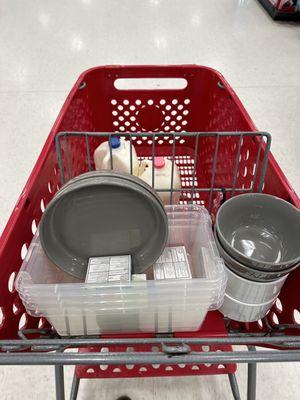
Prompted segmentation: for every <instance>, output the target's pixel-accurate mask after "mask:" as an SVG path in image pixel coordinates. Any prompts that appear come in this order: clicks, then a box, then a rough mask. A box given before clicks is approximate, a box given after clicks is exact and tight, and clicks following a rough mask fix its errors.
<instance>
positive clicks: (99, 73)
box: [0, 65, 300, 399]
mask: <svg viewBox="0 0 300 400" xmlns="http://www.w3.org/2000/svg"><path fill="white" fill-rule="evenodd" d="M116 133H117V134H118V135H121V136H122V135H124V136H125V137H127V138H129V140H131V141H132V143H133V144H134V146H135V147H136V150H137V154H138V156H139V157H140V159H142V158H146V157H151V156H153V154H155V155H164V156H167V157H169V158H170V159H171V160H172V161H173V162H174V161H175V162H176V163H177V165H178V166H179V169H180V175H181V181H182V192H181V202H182V203H191V202H193V203H196V204H203V205H205V206H206V207H207V208H208V209H209V210H210V212H211V214H212V216H214V214H215V211H216V210H217V208H218V207H219V206H220V204H221V203H222V201H224V200H225V199H226V198H228V197H229V196H232V195H238V194H239V193H244V192H249V191H263V192H264V193H271V194H274V195H276V196H279V197H281V198H283V199H285V200H287V201H289V202H291V203H292V204H294V205H296V206H297V207H299V205H300V202H299V199H298V197H297V195H296V193H295V192H294V191H293V189H292V188H291V186H290V185H289V183H288V181H287V179H286V178H285V176H284V174H283V172H282V171H281V169H280V167H279V166H278V164H277V163H276V161H275V159H274V157H273V156H272V154H271V153H269V147H270V135H268V134H267V133H264V132H258V131H257V129H256V127H255V125H254V123H253V122H252V121H251V119H250V117H249V115H248V114H247V112H246V110H245V109H244V107H243V106H242V104H241V102H240V101H239V99H238V98H237V96H236V94H235V93H234V91H233V90H232V89H231V87H230V86H229V84H228V83H227V82H226V80H225V79H224V78H223V76H222V75H221V74H220V73H218V72H217V71H215V70H212V69H210V68H206V67H201V66H195V65H187V66H130V67H127V66H107V67H97V68H92V69H90V70H88V71H86V72H84V73H83V74H82V75H81V76H80V77H79V79H78V81H77V82H76V84H75V86H74V87H73V89H72V90H71V92H70V94H69V96H68V97H67V99H66V101H65V104H64V105H63V108H62V110H61V112H60V113H59V116H58V118H57V120H56V122H55V124H54V126H53V128H52V130H51V132H50V134H49V136H48V138H47V140H46V143H45V145H44V147H43V149H42V152H41V154H40V156H39V158H38V160H37V163H36V165H35V167H34V169H33V171H32V173H31V175H30V177H29V180H28V182H27V183H26V185H25V188H24V190H23V191H22V193H21V196H20V198H19V200H18V202H17V205H16V207H15V209H14V211H13V213H12V215H11V217H10V219H9V221H8V223H7V226H6V228H5V230H4V232H3V235H2V238H1V243H0V265H1V268H0V310H1V312H0V339H1V341H0V346H1V350H2V352H1V354H0V363H1V364H36V365H37V364H40V365H44V364H48V365H49V364H51V365H55V377H56V394H57V398H58V399H63V398H64V385H63V365H66V364H72V365H76V369H75V374H74V380H73V386H72V393H71V396H72V398H73V399H75V398H76V395H77V391H78V385H79V380H80V379H81V378H104V377H110V378H111V377H118V378H120V377H138V376H139V377H140V376H143V377H147V376H174V375H175V376H178V375H199V374H217V373H223V374H228V375H229V378H230V384H231V388H232V390H233V394H234V396H235V398H236V399H238V398H240V397H239V393H238V386H237V382H236V379H235V375H234V372H235V370H236V363H239V362H244V363H248V365H249V374H248V389H249V390H248V396H249V399H254V398H255V373H256V363H257V362H277V361H299V360H300V351H299V350H297V348H298V347H299V345H300V338H299V327H300V325H299V323H300V321H299V315H300V313H299V310H300V297H299V296H298V294H297V293H298V291H297V287H298V286H299V283H300V269H298V270H296V271H294V272H293V273H292V274H291V275H290V276H289V278H288V279H287V281H286V283H285V285H284V288H283V289H282V292H281V294H280V296H279V299H278V300H277V302H276V303H275V304H274V306H273V308H272V309H271V311H270V312H269V314H268V315H267V317H266V318H264V320H262V321H257V322H254V323H247V324H245V323H237V322H233V321H229V320H224V319H223V317H222V315H221V314H220V313H219V312H217V311H215V312H209V313H208V315H207V317H206V319H205V321H204V323H203V325H202V327H201V329H200V330H199V331H198V332H186V333H182V332H181V333H176V332H174V333H172V334H167V335H161V334H160V335H156V334H155V333H153V334H150V335H149V334H138V333H137V334H130V335H122V336H121V335H110V336H109V335H106V336H101V337H80V338H74V337H67V338H60V337H58V336H57V335H56V334H55V332H53V330H51V327H50V326H49V324H48V322H47V321H46V320H45V319H44V318H40V319H38V318H34V317H31V316H30V315H28V314H27V313H26V311H25V309H24V307H23V305H22V303H21V301H20V299H19V297H18V294H17V292H16V291H15V289H14V279H15V276H16V273H17V272H18V270H19V269H20V266H21V263H22V259H24V257H25V255H26V250H27V248H28V245H29V243H30V241H31V239H32V237H33V235H34V233H35V231H36V228H37V225H38V223H39V221H40V218H41V216H42V213H43V211H44V209H45V207H46V206H47V204H48V203H49V201H50V200H51V198H52V197H53V196H54V194H55V192H56V191H57V190H58V189H59V188H60V187H61V185H62V184H63V183H64V182H65V181H67V180H69V179H70V178H72V177H73V176H76V175H78V174H80V173H83V172H85V171H88V170H91V169H93V168H94V165H93V159H92V154H93V150H94V149H95V146H96V145H97V144H98V143H99V138H100V137H102V139H103V140H104V139H105V138H106V139H107V137H108V138H110V137H111V135H113V134H116ZM235 344H242V345H245V346H247V348H248V350H247V351H238V352H236V351H233V349H232V345H235ZM255 346H260V347H271V348H273V349H276V350H273V351H272V350H271V351H270V350H268V351H265V350H259V351H258V350H257V351H256V348H255ZM68 348H76V349H79V350H78V352H77V353H74V352H68V351H65V350H66V349H68Z"/></svg>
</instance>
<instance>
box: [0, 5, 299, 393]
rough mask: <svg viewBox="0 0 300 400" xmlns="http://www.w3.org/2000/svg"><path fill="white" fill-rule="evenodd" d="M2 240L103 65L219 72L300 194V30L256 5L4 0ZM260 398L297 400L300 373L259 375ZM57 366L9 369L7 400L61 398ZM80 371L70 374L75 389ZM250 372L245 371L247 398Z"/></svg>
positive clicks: (164, 383)
mask: <svg viewBox="0 0 300 400" xmlns="http://www.w3.org/2000/svg"><path fill="white" fill-rule="evenodd" d="M0 10H1V11H0V54H1V57H0V126H1V134H0V166H1V177H0V213H1V219H0V231H2V229H3V228H4V226H5V223H6V221H7V218H8V216H9V214H10V212H11V210H12V208H13V205H14V203H15V202H16V200H17V197H18V195H19V194H20V192H21V190H22V187H23V186H24V183H25V181H26V178H27V177H28V175H29V172H30V170H31V169H32V167H33V164H34V161H35V159H36V158H37V155H38V153H39V151H40V150H41V146H42V144H43V142H44V140H45V138H46V136H47V134H48V132H49V129H50V127H51V125H52V124H53V121H54V118H55V116H56V115H57V113H58V111H59V109H60V107H61V105H62V102H63V100H64V98H65V96H66V94H67V92H68V90H69V89H70V88H71V86H72V85H73V83H74V81H75V79H76V78H77V76H78V75H79V73H80V72H81V71H83V70H84V69H86V68H88V67H91V66H94V65H100V64H160V63H161V64H167V63H169V64H173V63H176V64H180V63H197V64H204V65H208V66H211V67H214V68H216V69H218V70H220V71H221V72H222V73H223V74H224V75H225V77H226V78H227V79H228V81H229V83H230V84H231V85H232V86H233V87H234V89H235V90H236V92H237V94H238V95H239V96H240V98H241V100H242V102H243V103H244V105H245V106H246V108H247V110H248V111H249V113H250V115H251V116H252V118H253V119H254V121H255V122H256V124H257V126H258V127H259V129H261V130H268V131H269V132H271V133H272V135H273V145H272V148H273V153H274V154H275V156H276V158H277V160H278V161H279V163H280V165H281V166H282V168H283V170H284V172H285V173H286V175H287V176H288V178H289V180H290V182H291V183H292V185H293V186H294V188H295V189H296V191H297V192H298V193H300V157H299V156H298V153H299V151H300V135H299V133H300V132H299V131H300V129H299V128H300V112H299V109H300V90H299V89H300V41H299V35H300V28H299V25H296V24H294V23H281V22H273V21H272V20H271V19H270V18H269V16H268V15H267V14H266V12H265V11H264V10H263V9H262V8H261V6H260V5H259V4H258V3H257V1H256V0H185V1H183V0H122V1H118V0H98V1H97V0H65V1H64V2H61V1H59V0H51V1H47V0H32V1H31V2H25V1H23V0H0ZM258 370H259V377H258V397H257V398H258V399H263V398H267V397H269V398H272V399H277V398H278V399H281V400H284V399H289V400H290V399H298V398H300V390H299V387H298V385H297V380H299V373H300V365H299V364H296V365H287V364H277V365H260V366H259V369H258ZM52 372H53V371H52V368H51V367H1V368H0V393H1V399H3V400H9V399H14V400H15V399H20V398H24V399H28V398H31V399H41V398H43V399H44V400H46V399H54V391H53V390H54V386H53V380H52ZM71 372H72V368H67V374H66V386H67V387H69V385H70V379H71ZM245 372H246V369H245V367H244V366H241V367H240V368H239V372H238V379H239V382H240V385H241V391H242V393H243V394H244V393H245V389H246V381H245V376H246V375H245ZM125 392H126V393H127V394H129V395H131V396H132V399H133V400H142V399H145V400H150V399H180V398H182V397H183V396H185V397H186V398H187V399H200V398H205V399H227V398H228V399H230V398H231V397H230V396H231V395H230V392H229V385H228V382H227V380H226V378H225V377H221V376H219V377H199V378H197V377H191V378H180V379H169V378H167V379H149V380H144V379H140V380H123V381H118V382H117V384H116V382H115V381H104V382H100V381H89V382H87V381H86V382H83V384H82V386H81V388H80V395H79V399H93V398H103V399H107V400H110V399H114V398H116V396H117V395H120V394H123V393H125Z"/></svg>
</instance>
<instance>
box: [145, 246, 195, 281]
mask: <svg viewBox="0 0 300 400" xmlns="http://www.w3.org/2000/svg"><path fill="white" fill-rule="evenodd" d="M153 271H154V279H156V280H161V279H191V278H192V274H191V269H190V266H189V262H188V258H187V254H186V250H185V247H184V246H176V247H167V248H165V250H164V252H163V253H162V255H161V256H160V257H159V259H158V260H157V261H156V263H155V264H154V267H153Z"/></svg>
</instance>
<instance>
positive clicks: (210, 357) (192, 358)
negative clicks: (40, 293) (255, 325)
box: [0, 330, 300, 400]
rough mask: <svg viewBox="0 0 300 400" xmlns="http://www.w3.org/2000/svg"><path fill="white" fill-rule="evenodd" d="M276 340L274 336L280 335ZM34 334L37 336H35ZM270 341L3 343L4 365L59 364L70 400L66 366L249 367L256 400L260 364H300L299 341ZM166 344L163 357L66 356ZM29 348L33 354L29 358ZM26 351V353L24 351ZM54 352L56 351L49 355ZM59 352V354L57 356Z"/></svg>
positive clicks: (59, 380) (244, 337)
mask: <svg viewBox="0 0 300 400" xmlns="http://www.w3.org/2000/svg"><path fill="white" fill-rule="evenodd" d="M275 332H277V335H276V336H272V334H275ZM30 333H32V332H30ZM270 335H271V336H267V337H266V336H258V335H255V334H253V335H251V336H250V335H249V334H239V335H237V334H229V336H228V337H223V338H205V337H203V338H183V339H180V338H171V337H165V338H158V337H157V338H151V339H138V338H137V339H99V338H74V339H72V338H70V339H31V340H30V339H23V340H1V341H0V347H1V349H2V351H3V353H1V354H0V364H1V365H54V366H55V385H56V399H57V400H64V399H65V389H64V368H63V366H64V365H99V364H103V365H125V364H143V365H145V364H158V363H159V364H168V365H170V364H176V363H177V364H180V363H185V364H195V363H201V364H202V363H203V364H204V363H210V364H230V363H247V364H248V378H247V379H248V385H247V400H255V399H256V366H257V363H268V362H270V363H274V362H296V361H298V362H299V361H300V337H298V336H287V335H284V334H283V335H280V334H279V335H278V330H276V331H272V333H270ZM134 344H140V345H145V344H147V345H148V344H151V345H161V346H162V348H163V352H156V353H148V354H147V353H138V352H137V353H136V352H126V353H124V352H115V353H108V354H103V353H64V350H65V349H66V348H80V347H88V346H102V345H114V346H119V345H134ZM191 344H198V345H212V344H214V345H245V346H247V349H248V350H245V351H232V352H219V353H215V352H206V353H200V352H199V353H198V352H191V350H190V345H191ZM268 345H273V346H276V347H278V348H282V350H272V351H265V350H257V349H256V346H268ZM24 349H27V350H28V349H30V350H31V352H30V353H26V352H25V353H24ZM21 350H22V351H21ZM50 351H51V352H50ZM53 351H54V352H53ZM228 378H229V382H230V387H231V390H232V394H233V398H234V399H235V400H239V399H241V396H240V393H239V387H238V382H237V380H236V376H235V373H230V374H228ZM79 383H80V379H78V378H77V377H76V375H75V373H74V376H73V383H72V388H71V395H70V400H75V399H76V398H77V394H78V389H79Z"/></svg>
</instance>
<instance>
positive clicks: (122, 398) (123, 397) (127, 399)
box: [116, 396, 131, 400]
mask: <svg viewBox="0 0 300 400" xmlns="http://www.w3.org/2000/svg"><path fill="white" fill-rule="evenodd" d="M116 400H131V398H130V397H128V396H121V397H118V398H117V399H116Z"/></svg>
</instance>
